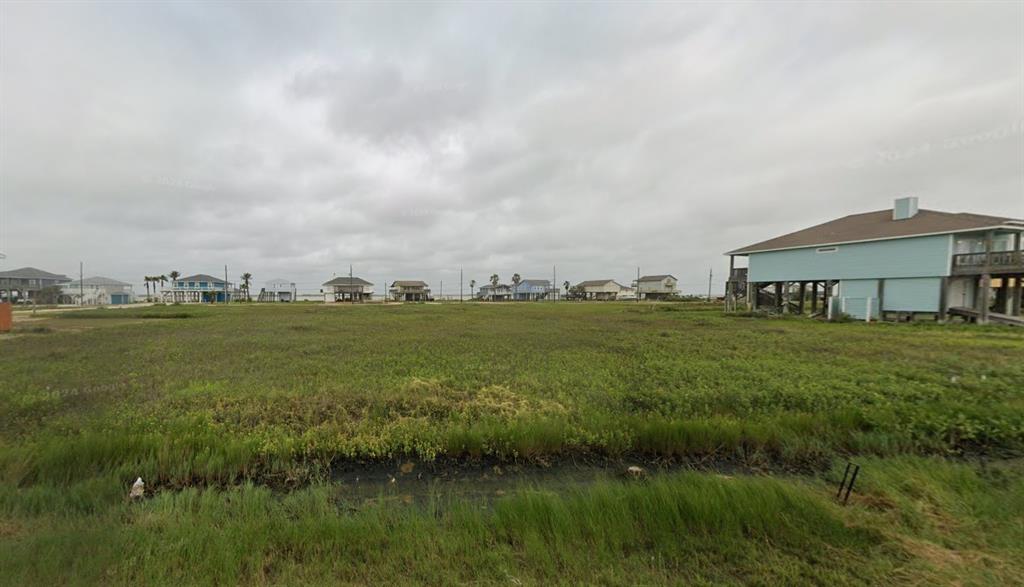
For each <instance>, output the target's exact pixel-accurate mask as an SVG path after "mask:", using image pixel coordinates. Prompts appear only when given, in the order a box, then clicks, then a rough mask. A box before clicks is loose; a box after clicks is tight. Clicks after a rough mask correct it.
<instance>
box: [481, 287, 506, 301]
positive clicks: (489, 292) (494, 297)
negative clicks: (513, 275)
mask: <svg viewBox="0 0 1024 587" xmlns="http://www.w3.org/2000/svg"><path fill="white" fill-rule="evenodd" d="M476 297H477V299H480V300H487V301H490V302H507V301H509V300H511V299H512V286H510V285H508V284H504V283H499V284H498V285H491V284H490V283H485V284H483V285H481V286H480V287H479V288H478V289H477V290H476Z"/></svg>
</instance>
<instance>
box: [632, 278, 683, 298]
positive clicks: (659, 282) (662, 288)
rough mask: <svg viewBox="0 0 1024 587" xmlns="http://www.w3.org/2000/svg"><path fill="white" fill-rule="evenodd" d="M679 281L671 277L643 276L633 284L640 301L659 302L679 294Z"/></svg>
mask: <svg viewBox="0 0 1024 587" xmlns="http://www.w3.org/2000/svg"><path fill="white" fill-rule="evenodd" d="M678 283H679V280H678V279H676V278H675V277H673V276H671V275H644V276H643V277H641V278H640V279H638V280H636V281H634V282H633V287H635V288H636V291H637V294H638V295H639V296H640V299H648V300H659V299H665V298H670V297H673V296H676V295H678V294H679V289H678V288H677V287H676V285H677V284H678Z"/></svg>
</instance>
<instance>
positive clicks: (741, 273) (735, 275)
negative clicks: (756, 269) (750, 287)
mask: <svg viewBox="0 0 1024 587" xmlns="http://www.w3.org/2000/svg"><path fill="white" fill-rule="evenodd" d="M729 281H738V282H740V283H746V281H747V268H746V267H737V268H735V269H733V270H732V271H731V272H730V273H729Z"/></svg>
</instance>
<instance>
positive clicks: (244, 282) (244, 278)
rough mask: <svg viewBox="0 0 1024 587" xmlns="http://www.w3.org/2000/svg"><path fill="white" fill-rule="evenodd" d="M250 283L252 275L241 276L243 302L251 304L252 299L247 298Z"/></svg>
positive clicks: (244, 274)
mask: <svg viewBox="0 0 1024 587" xmlns="http://www.w3.org/2000/svg"><path fill="white" fill-rule="evenodd" d="M250 282H252V273H243V274H242V289H243V290H245V301H247V302H251V301H252V298H251V297H249V283H250Z"/></svg>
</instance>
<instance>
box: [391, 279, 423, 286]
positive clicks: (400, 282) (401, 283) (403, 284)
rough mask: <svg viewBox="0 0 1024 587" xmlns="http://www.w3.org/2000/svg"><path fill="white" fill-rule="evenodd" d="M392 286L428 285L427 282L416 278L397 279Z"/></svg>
mask: <svg viewBox="0 0 1024 587" xmlns="http://www.w3.org/2000/svg"><path fill="white" fill-rule="evenodd" d="M391 287H427V282H426V281H416V280H409V281H396V282H394V283H392V284H391Z"/></svg>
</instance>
